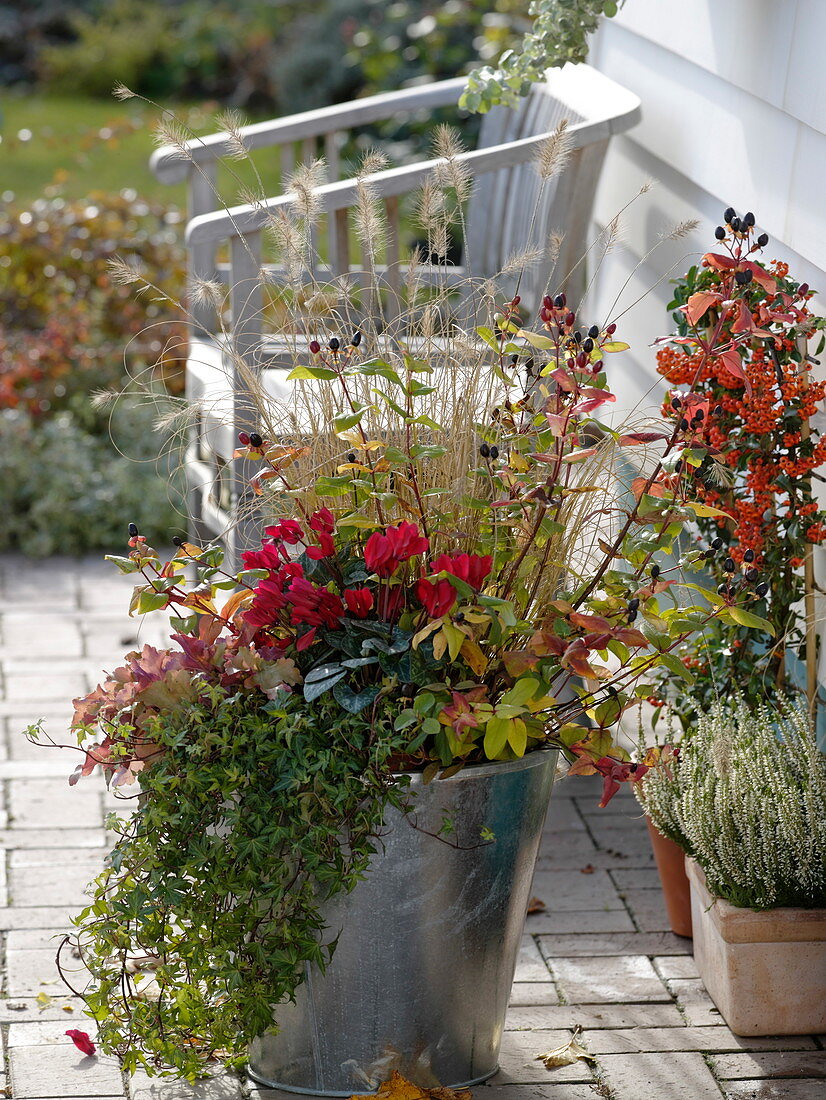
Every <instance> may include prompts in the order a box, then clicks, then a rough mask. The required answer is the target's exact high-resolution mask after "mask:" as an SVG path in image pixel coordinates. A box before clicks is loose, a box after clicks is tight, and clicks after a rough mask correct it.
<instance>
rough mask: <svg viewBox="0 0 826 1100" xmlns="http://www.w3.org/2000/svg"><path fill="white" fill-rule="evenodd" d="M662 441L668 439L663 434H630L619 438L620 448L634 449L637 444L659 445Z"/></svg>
mask: <svg viewBox="0 0 826 1100" xmlns="http://www.w3.org/2000/svg"><path fill="white" fill-rule="evenodd" d="M662 439H668V436H667V435H663V433H662V432H628V434H627V435H621V436H620V437H619V440H618V442H619V445H620V447H634V446H636V444H637V443H657V442H658V441H660V440H662Z"/></svg>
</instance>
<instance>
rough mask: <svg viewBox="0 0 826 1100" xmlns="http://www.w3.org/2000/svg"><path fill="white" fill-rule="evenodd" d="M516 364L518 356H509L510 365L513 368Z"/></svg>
mask: <svg viewBox="0 0 826 1100" xmlns="http://www.w3.org/2000/svg"><path fill="white" fill-rule="evenodd" d="M518 362H519V356H518V355H512V356H511V364H512V365H513V366H514V367H515V366H516V364H517V363H518Z"/></svg>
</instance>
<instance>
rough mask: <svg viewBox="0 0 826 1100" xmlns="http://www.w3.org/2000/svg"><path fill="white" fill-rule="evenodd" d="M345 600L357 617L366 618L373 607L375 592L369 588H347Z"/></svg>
mask: <svg viewBox="0 0 826 1100" xmlns="http://www.w3.org/2000/svg"><path fill="white" fill-rule="evenodd" d="M344 602H345V603H346V604H347V607H348V608H349V610H350V611H352V613H353V614H354V615H355V616H356V618H357V619H366V618H367V616H368V615H369V614H370V612H371V611H372V609H373V593H372V592H371V591H370V589H369V588H345V589H344Z"/></svg>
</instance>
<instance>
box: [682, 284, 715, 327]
mask: <svg viewBox="0 0 826 1100" xmlns="http://www.w3.org/2000/svg"><path fill="white" fill-rule="evenodd" d="M720 301H722V296H721V295H720V294H715V293H714V291H712V290H698V291H697V293H696V294H692V295H691V297H690V298H689V299H688V302H687V303H686V305H684V306H683V307H682V308H683V312H684V313H685V316H686V320H687V321H688V323H689V324H690V325H696V324H697V322H698V321H699V320H700V319H701V318H702V317H705V315H706V314H707V313H708V311H709V310H710V309H711V307H712V306H713V305H716V304H717V303H718V302H720Z"/></svg>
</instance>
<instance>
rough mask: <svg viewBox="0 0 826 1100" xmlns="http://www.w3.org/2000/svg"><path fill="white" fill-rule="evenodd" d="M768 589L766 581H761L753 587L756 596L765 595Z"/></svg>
mask: <svg viewBox="0 0 826 1100" xmlns="http://www.w3.org/2000/svg"><path fill="white" fill-rule="evenodd" d="M768 590H769V586H768V585H767V584H766V582H765V581H761V582H760V584H758V586H757V587H756V588H755V590H754V591H755V592H756V593H757V595H758V596H765V595H766V593H767V592H768Z"/></svg>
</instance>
